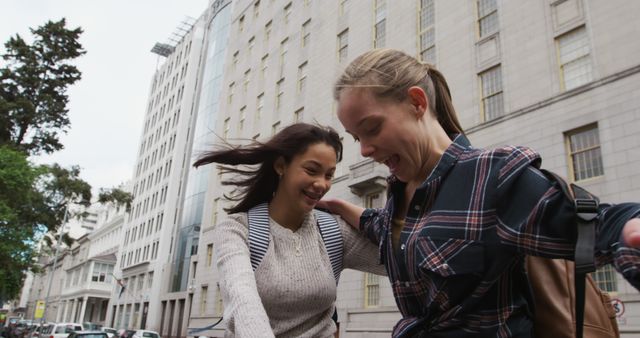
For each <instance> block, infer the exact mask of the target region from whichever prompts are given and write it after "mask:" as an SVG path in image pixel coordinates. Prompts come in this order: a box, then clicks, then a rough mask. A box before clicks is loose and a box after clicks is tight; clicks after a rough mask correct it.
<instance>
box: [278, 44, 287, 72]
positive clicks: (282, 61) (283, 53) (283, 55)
mask: <svg viewBox="0 0 640 338" xmlns="http://www.w3.org/2000/svg"><path fill="white" fill-rule="evenodd" d="M288 43H289V38H286V39H284V40H282V42H280V67H279V70H278V75H279V77H281V78H282V77H284V65H285V62H286V58H287V49H288V46H287V45H288Z"/></svg>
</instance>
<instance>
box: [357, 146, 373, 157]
mask: <svg viewBox="0 0 640 338" xmlns="http://www.w3.org/2000/svg"><path fill="white" fill-rule="evenodd" d="M373 150H374V148H373V146H372V145H370V144H368V143H364V142H360V154H362V156H364V157H369V156H371V155H372V154H373Z"/></svg>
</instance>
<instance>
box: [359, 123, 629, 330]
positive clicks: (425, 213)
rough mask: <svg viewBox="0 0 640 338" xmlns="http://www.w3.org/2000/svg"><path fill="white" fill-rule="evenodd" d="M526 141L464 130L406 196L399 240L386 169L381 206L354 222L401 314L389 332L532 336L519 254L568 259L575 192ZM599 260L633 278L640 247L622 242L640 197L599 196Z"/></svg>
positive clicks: (394, 193)
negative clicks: (569, 192) (603, 199)
mask: <svg viewBox="0 0 640 338" xmlns="http://www.w3.org/2000/svg"><path fill="white" fill-rule="evenodd" d="M540 162H541V160H540V156H539V155H538V154H537V153H536V152H534V151H533V150H531V149H528V148H525V147H503V148H498V149H494V150H480V149H474V148H472V147H471V146H470V144H469V141H468V140H467V139H466V138H465V137H464V136H463V135H457V136H455V139H454V141H453V143H452V144H451V146H450V147H449V148H448V149H447V151H446V152H445V153H444V155H443V156H442V158H441V160H440V162H439V163H438V165H437V166H436V167H435V169H434V170H433V171H432V172H431V174H430V175H429V177H428V178H427V179H426V181H425V182H423V184H422V185H421V186H420V187H418V189H417V190H416V191H415V194H414V196H413V199H412V200H411V201H410V203H409V208H408V212H407V215H406V218H405V225H404V228H403V229H402V232H401V236H400V241H399V244H398V246H397V247H396V248H395V250H394V248H393V244H392V240H391V238H392V236H391V222H392V215H393V214H394V209H395V206H396V205H397V204H398V202H399V201H398V199H399V198H402V196H403V191H404V187H405V184H404V183H403V182H400V181H398V180H397V179H396V178H395V177H393V176H391V177H390V178H389V196H388V199H387V203H386V206H385V208H383V209H366V210H365V212H364V213H363V214H362V216H361V218H360V229H361V231H362V232H363V233H364V234H365V235H366V236H368V237H369V238H370V239H371V240H372V241H373V242H374V243H377V244H379V249H380V259H381V261H382V262H383V263H385V265H386V267H387V273H388V275H389V279H390V281H391V286H392V289H393V294H394V297H395V300H396V303H397V305H398V308H399V310H400V312H401V314H402V317H403V318H402V319H401V320H400V321H399V322H398V323H397V324H396V325H395V327H394V330H393V336H394V337H416V336H417V337H421V336H428V337H530V335H531V327H532V321H531V316H532V314H531V311H532V307H531V306H530V304H531V297H532V296H531V294H530V288H529V283H528V281H527V277H526V273H525V270H524V264H523V263H524V255H525V254H529V255H536V256H543V257H556V258H565V259H572V257H573V251H574V246H575V238H576V232H575V221H574V215H575V213H574V209H573V201H571V200H568V199H567V198H566V197H565V196H564V195H563V194H562V192H561V190H560V188H559V187H558V186H557V184H556V183H555V182H552V181H550V180H549V179H548V178H546V177H545V176H544V175H543V174H542V173H541V172H540V171H539V170H537V168H538V167H539V165H540ZM598 214H599V216H598V220H599V221H598V225H597V229H596V231H597V240H596V242H597V243H596V262H597V264H598V265H603V264H606V263H613V264H614V266H615V267H616V269H617V270H618V271H620V272H622V274H623V275H624V277H625V278H626V279H627V280H629V281H630V282H631V283H632V284H633V285H634V286H635V287H636V288H640V250H638V249H632V248H627V247H625V246H624V245H623V244H622V243H620V240H619V239H620V234H621V230H622V227H623V226H624V224H625V222H626V221H627V220H628V219H630V218H633V217H638V216H639V215H640V205H638V204H633V203H625V204H618V205H609V204H601V205H600V207H599V211H598Z"/></svg>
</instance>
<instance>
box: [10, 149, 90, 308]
mask: <svg viewBox="0 0 640 338" xmlns="http://www.w3.org/2000/svg"><path fill="white" fill-rule="evenodd" d="M90 203H91V186H90V185H89V184H88V183H87V182H85V181H84V180H82V179H81V178H80V168H79V167H77V166H74V167H71V168H70V169H67V168H62V167H60V166H59V165H57V164H53V165H42V166H34V165H32V164H30V163H29V161H28V160H27V157H26V155H25V154H24V153H22V152H19V151H16V150H14V149H11V148H9V147H7V146H0V262H2V264H0V285H1V286H0V300H3V299H4V300H6V299H12V298H14V297H15V296H17V294H18V292H19V291H20V288H21V287H22V281H23V273H24V272H25V271H27V270H30V269H31V270H33V269H34V257H35V255H36V252H35V244H36V243H35V240H36V239H37V238H36V237H37V235H38V234H42V233H46V234H47V236H49V242H52V239H55V238H57V236H56V234H57V233H58V229H59V227H60V226H61V225H62V224H63V223H64V217H65V210H66V209H67V208H68V206H69V205H71V204H78V205H84V206H89V205H90ZM67 237H68V236H64V235H63V236H62V241H63V242H64V241H65V240H68V238H67Z"/></svg>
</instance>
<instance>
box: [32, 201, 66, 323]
mask: <svg viewBox="0 0 640 338" xmlns="http://www.w3.org/2000/svg"><path fill="white" fill-rule="evenodd" d="M68 213H69V204H68V203H67V204H65V206H64V217H63V218H62V225H61V226H60V230H58V239H57V240H56V250H55V253H54V255H53V265H51V273H50V274H49V282H48V286H47V293H46V294H45V296H44V310H43V311H42V318H40V332H42V325H43V324H44V322H45V321H46V319H47V308H48V307H49V294H50V293H51V284H53V274H54V272H55V270H56V264H58V253H59V252H60V241H61V240H62V231H63V230H64V227H65V224H67V214H68ZM36 307H37V306H36Z"/></svg>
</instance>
